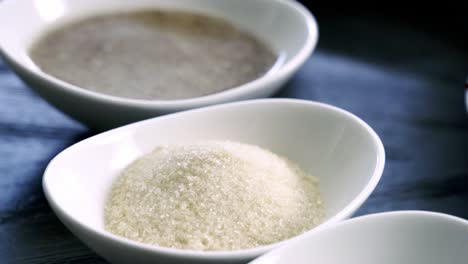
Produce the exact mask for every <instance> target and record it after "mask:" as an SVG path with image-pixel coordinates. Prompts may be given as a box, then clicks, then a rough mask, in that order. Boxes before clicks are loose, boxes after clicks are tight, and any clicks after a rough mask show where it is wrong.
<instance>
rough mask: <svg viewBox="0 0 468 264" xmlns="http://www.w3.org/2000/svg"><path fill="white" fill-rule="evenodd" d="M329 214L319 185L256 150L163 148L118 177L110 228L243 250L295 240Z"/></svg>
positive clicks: (185, 244)
mask: <svg viewBox="0 0 468 264" xmlns="http://www.w3.org/2000/svg"><path fill="white" fill-rule="evenodd" d="M323 216H324V210H323V205H322V200H321V196H320V192H319V188H318V182H317V179H316V178H314V177H312V176H310V175H306V174H305V173H304V172H303V171H301V170H300V169H299V167H298V166H296V165H294V164H292V163H291V162H290V161H288V160H287V159H285V158H282V157H280V156H278V155H276V154H274V153H272V152H270V151H268V150H265V149H262V148H260V147H257V146H252V145H247V144H242V143H236V142H227V141H204V142H198V143H192V144H181V145H177V144H175V145H161V146H158V147H157V148H156V149H155V150H154V151H153V152H151V153H149V154H147V155H145V156H143V157H141V158H140V159H138V160H136V161H135V162H133V163H132V164H131V165H130V166H128V167H127V168H126V169H125V170H124V171H123V173H122V174H121V175H120V176H119V177H118V178H117V179H116V181H115V182H114V184H113V186H112V190H111V191H110V194H109V197H108V200H107V204H106V207H105V228H106V229H107V230H108V231H110V232H112V233H115V234H117V235H120V236H123V237H126V238H129V239H132V240H136V241H139V242H143V243H148V244H153V245H159V246H164V247H172V248H179V249H194V250H238V249H246V248H252V247H256V246H259V245H267V244H271V243H275V242H279V241H281V240H284V239H287V238H290V237H292V236H295V235H298V234H300V233H303V232H304V231H307V230H309V229H311V228H313V227H314V226H316V225H318V224H319V223H320V222H321V221H322V219H323Z"/></svg>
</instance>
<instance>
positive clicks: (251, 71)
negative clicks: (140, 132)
mask: <svg viewBox="0 0 468 264" xmlns="http://www.w3.org/2000/svg"><path fill="white" fill-rule="evenodd" d="M30 55H31V58H32V60H33V61H34V62H35V63H36V64H37V65H38V67H39V68H40V69H41V70H42V71H44V72H46V73H48V74H50V75H52V76H55V77H56V78H58V79H61V80H63V81H66V82H68V83H71V84H74V85H76V86H79V87H82V88H85V89H88V90H92V91H96V92H100V93H104V94H109V95H115V96H121V97H128V98H136V99H163V100H171V99H187V98H193V97H198V96H203V95H208V94H212V93H216V92H220V91H223V90H226V89H229V88H233V87H236V86H239V85H242V84H244V83H246V82H249V81H252V80H254V79H256V78H258V77H260V76H262V75H264V74H265V73H266V72H267V71H268V70H269V69H270V68H271V67H272V66H273V64H274V63H275V62H276V60H277V56H276V54H275V53H274V52H273V51H272V50H271V49H270V48H269V47H267V46H266V45H264V44H263V43H262V42H261V41H259V40H258V39H256V38H255V37H254V36H253V35H251V34H249V33H247V32H244V31H241V30H239V29H238V28H236V27H234V26H233V25H231V24H230V23H228V22H226V21H223V20H220V19H218V18H214V17H209V16H205V15H200V14H194V13H185V12H179V11H160V10H159V11H158V10H151V11H138V12H131V13H115V14H108V15H101V16H96V17H91V18H87V19H84V20H81V21H78V22H75V23H72V24H69V25H66V26H64V27H61V28H59V29H57V30H55V31H52V32H49V33H48V34H45V36H44V37H42V38H41V39H39V41H37V43H35V45H33V47H32V48H31V50H30Z"/></svg>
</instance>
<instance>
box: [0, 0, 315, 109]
mask: <svg viewBox="0 0 468 264" xmlns="http://www.w3.org/2000/svg"><path fill="white" fill-rule="evenodd" d="M18 1H20V0H17V1H8V0H7V1H4V3H1V4H0V11H1V9H2V8H4V9H5V8H8V7H7V4H8V3H10V2H18ZM30 2H31V4H32V1H30ZM265 2H271V3H276V4H280V5H283V6H285V7H287V8H289V10H291V11H292V12H295V13H296V14H297V16H299V17H301V18H302V19H301V21H302V22H301V23H304V25H305V26H306V28H307V39H306V41H305V43H303V45H302V47H301V48H300V49H299V50H298V51H297V53H296V54H295V55H294V56H293V57H291V59H289V60H288V61H287V62H286V63H285V64H281V65H280V66H279V67H278V69H276V70H274V71H273V72H270V73H268V72H267V73H266V74H264V75H262V76H260V77H258V78H257V79H254V80H252V81H250V82H247V83H245V84H242V85H239V86H237V87H233V88H229V89H227V90H224V91H221V92H217V93H213V94H209V95H204V96H199V97H193V98H187V99H176V100H149V99H133V98H126V97H119V96H114V95H109V94H104V93H99V92H94V91H91V90H87V89H85V88H81V87H79V86H77V85H73V84H70V83H68V82H65V81H63V80H61V79H59V78H56V77H53V76H52V75H49V74H47V73H45V72H43V71H42V70H40V69H39V68H35V67H31V66H29V65H27V64H26V63H24V61H22V60H18V59H17V57H16V56H15V55H14V54H13V53H12V52H11V51H10V50H9V49H6V48H5V47H3V46H4V45H2V42H4V41H2V38H0V55H3V57H4V58H5V59H6V61H8V62H10V63H12V64H13V65H14V66H16V67H17V68H18V69H19V70H20V71H23V72H25V73H27V74H29V75H32V76H33V77H35V78H37V79H38V80H40V81H42V82H45V83H46V84H47V85H49V86H50V87H54V88H56V89H61V90H63V91H65V92H68V93H70V94H73V95H75V96H79V97H89V98H90V99H93V100H96V101H100V102H101V103H110V104H117V105H126V106H130V107H136V108H148V109H151V108H165V109H169V110H171V109H188V108H195V107H200V106H204V105H213V104H216V103H220V102H228V101H233V100H236V99H238V98H245V97H248V96H249V95H250V94H252V93H255V91H257V90H259V89H260V90H263V89H266V87H268V85H269V84H272V83H276V82H279V81H281V80H283V79H285V78H287V77H288V76H289V75H291V74H292V73H294V72H295V71H296V70H297V69H299V67H301V65H303V64H304V63H305V62H306V61H307V59H308V58H309V57H310V55H311V54H312V52H313V51H314V49H315V47H316V46H317V42H318V37H319V30H318V24H317V21H316V19H315V17H314V15H313V14H312V13H311V12H310V11H309V10H308V9H307V8H306V7H305V6H304V5H302V4H301V3H299V2H298V1H291V0H268V1H265ZM220 17H222V16H220ZM53 24H54V22H52V23H51V25H52V27H53ZM44 31H47V29H45V30H44ZM26 49H27V48H25V49H24V50H26ZM279 55H280V56H281V54H279ZM28 57H29V55H28Z"/></svg>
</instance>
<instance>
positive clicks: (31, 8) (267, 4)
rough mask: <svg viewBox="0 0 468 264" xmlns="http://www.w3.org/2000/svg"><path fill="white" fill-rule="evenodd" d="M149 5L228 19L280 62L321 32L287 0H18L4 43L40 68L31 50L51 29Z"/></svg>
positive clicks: (1, 23)
mask: <svg viewBox="0 0 468 264" xmlns="http://www.w3.org/2000/svg"><path fill="white" fill-rule="evenodd" d="M147 8H165V9H182V10H187V11H195V12H201V13H205V14H210V15H213V16H217V17H220V18H224V19H227V20H228V21H230V22H231V23H233V24H235V25H237V26H238V27H240V28H242V29H244V30H246V31H249V32H251V33H253V34H254V35H256V36H257V37H259V38H260V39H262V40H263V41H264V42H265V43H266V44H268V45H270V46H271V47H272V48H273V49H274V50H275V51H276V52H277V53H278V54H279V55H280V59H279V61H278V63H277V65H279V64H287V63H288V62H289V61H290V60H291V59H292V58H294V56H296V55H297V54H298V53H300V52H301V51H303V49H304V44H305V43H308V39H309V38H310V36H311V35H313V36H315V40H316V35H317V31H316V28H315V27H313V26H312V25H311V22H310V21H309V22H307V21H308V20H307V14H305V13H304V11H303V10H301V9H300V8H298V7H297V4H294V3H290V2H289V1H283V0H249V1H232V0H176V1H174V0H158V1H154V0H136V1H116V0H98V1H95V0H82V1H74V0H50V1H41V0H32V1H27V0H17V1H6V2H5V3H2V5H1V6H0V36H2V37H1V38H0V47H1V48H2V49H3V51H4V52H5V54H7V55H8V56H9V57H10V58H12V59H13V60H15V61H17V62H19V63H20V64H22V65H23V66H25V67H27V68H28V69H30V70H33V71H36V72H38V71H39V69H38V68H37V67H36V66H35V65H34V63H33V62H32V61H31V59H30V58H29V56H28V50H29V48H30V46H31V45H32V44H33V43H34V41H36V40H37V39H38V38H39V37H40V36H41V35H43V34H45V33H46V32H47V31H48V30H50V29H52V28H55V27H57V26H60V25H61V24H63V23H66V22H69V21H73V20H76V19H80V18H84V17H87V16H92V15H96V14H102V13H109V12H115V11H129V10H141V9H147ZM260 14H261V15H260ZM12 25H14V27H13V26H12ZM315 40H314V41H313V42H314V43H315ZM310 42H311V41H310V40H309V44H310V45H312V43H310Z"/></svg>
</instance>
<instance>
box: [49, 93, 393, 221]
mask: <svg viewBox="0 0 468 264" xmlns="http://www.w3.org/2000/svg"><path fill="white" fill-rule="evenodd" d="M205 139H224V140H233V141H239V142H244V143H250V144H255V145H259V146H262V147H265V148H268V149H270V150H272V151H273V152H276V153H278V154H281V155H284V156H286V157H288V158H290V159H291V160H292V161H294V162H297V163H298V164H299V165H300V166H301V167H302V168H303V169H304V170H306V171H307V172H309V173H310V174H312V175H315V176H317V177H318V178H319V180H320V187H321V190H322V193H323V196H324V202H325V206H326V215H327V216H326V217H327V220H340V219H343V218H346V217H348V216H349V215H350V214H351V213H352V212H353V211H354V210H355V209H357V207H359V205H361V203H362V202H364V200H365V199H366V198H367V196H368V195H369V194H370V192H371V191H372V190H373V188H374V187H375V185H376V184H377V182H378V180H379V178H380V175H381V173H382V169H383V163H384V151H383V147H382V145H381V143H380V140H379V139H378V137H377V136H376V135H375V134H374V132H373V131H372V130H371V129H370V128H369V127H368V126H367V125H365V124H364V122H362V121H360V120H359V119H358V118H356V117H354V116H352V115H351V114H349V113H347V112H344V111H342V110H339V109H337V108H334V107H331V106H327V105H323V104H319V103H311V102H304V101H299V100H287V99H284V100H280V99H269V100H254V101H246V102H241V103H231V104H226V105H220V106H214V107H208V108H202V109H198V110H192V111H187V112H182V113H178V114H173V115H168V116H165V117H160V118H155V119H150V120H147V121H142V122H139V123H135V124H132V125H128V126H125V127H122V128H118V129H115V130H111V131H109V132H106V133H103V134H100V135H97V136H94V137H92V138H90V139H87V140H85V141H83V142H80V143H78V144H76V145H74V146H72V147H70V148H68V149H67V150H65V151H64V152H62V153H61V154H59V155H58V156H57V157H56V158H55V159H54V160H53V161H52V162H51V163H50V165H49V166H48V168H47V170H46V173H45V175H44V188H45V192H46V194H48V198H49V201H51V203H52V206H53V207H55V209H56V211H57V210H58V211H59V213H65V214H66V215H68V216H70V217H71V218H74V219H75V220H76V221H78V222H80V223H82V224H83V225H85V226H88V227H92V228H94V229H97V230H103V207H104V204H105V199H106V195H107V193H108V191H109V190H110V187H111V183H112V181H113V179H114V178H115V177H116V176H118V174H119V173H120V172H121V171H122V169H124V168H125V167H126V166H127V165H128V164H129V163H131V162H132V161H133V160H135V159H136V158H138V157H140V156H141V155H143V154H145V153H148V152H150V151H151V150H152V149H153V148H154V147H155V146H156V145H158V144H161V143H170V142H174V143H181V142H191V141H197V140H205Z"/></svg>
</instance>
